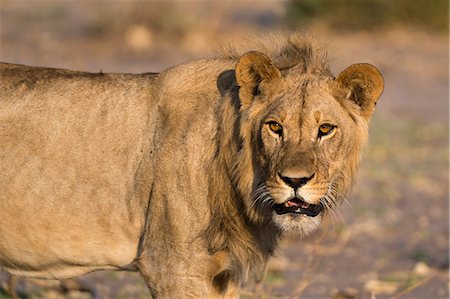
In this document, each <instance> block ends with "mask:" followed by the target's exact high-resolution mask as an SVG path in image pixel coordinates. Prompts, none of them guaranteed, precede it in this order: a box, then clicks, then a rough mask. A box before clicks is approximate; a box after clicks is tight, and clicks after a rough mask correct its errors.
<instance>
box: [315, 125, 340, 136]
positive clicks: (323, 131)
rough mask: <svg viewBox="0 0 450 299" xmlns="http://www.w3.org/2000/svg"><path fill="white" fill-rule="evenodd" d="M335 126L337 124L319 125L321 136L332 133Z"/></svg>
mask: <svg viewBox="0 0 450 299" xmlns="http://www.w3.org/2000/svg"><path fill="white" fill-rule="evenodd" d="M334 128H336V126H333V125H330V124H323V125H321V126H320V127H319V138H320V137H322V136H326V135H330V134H331V132H333V131H334Z"/></svg>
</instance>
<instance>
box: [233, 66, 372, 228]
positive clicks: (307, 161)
mask: <svg viewBox="0 0 450 299" xmlns="http://www.w3.org/2000/svg"><path fill="white" fill-rule="evenodd" d="M255 69H257V67H256V68H255V67H253V70H255ZM239 71H242V70H240V69H239V68H237V78H238V83H239V77H238V76H239ZM273 72H275V77H274V78H271V79H270V80H267V79H265V78H264V76H261V77H262V78H260V82H259V83H258V84H257V85H252V89H251V96H252V99H251V102H248V104H247V106H246V105H245V97H246V96H249V94H248V93H247V94H246V91H245V89H244V90H242V91H240V96H241V100H242V98H244V104H243V108H244V110H243V121H242V126H243V128H241V135H242V136H243V137H244V138H247V139H248V144H249V146H250V147H251V152H252V166H253V177H252V186H251V189H252V191H251V193H252V195H251V197H250V200H249V202H248V203H247V209H248V211H249V213H250V214H255V213H258V212H254V210H256V211H259V213H265V215H266V216H265V217H271V218H272V219H273V221H274V222H275V223H276V224H277V225H278V226H279V227H280V228H281V229H282V230H283V231H295V232H299V233H300V234H303V235H304V234H307V233H309V232H311V231H313V230H315V229H316V228H317V227H318V226H319V225H320V223H321V220H322V217H323V215H324V214H325V213H327V212H328V213H330V214H334V213H335V209H336V208H337V206H338V205H339V204H340V203H341V201H342V200H343V198H344V196H345V194H346V192H347V190H348V188H349V187H350V186H351V184H352V181H353V179H354V176H355V171H356V168H357V165H358V161H359V155H360V149H361V146H362V145H363V144H364V143H365V141H366V135H367V122H368V117H367V116H365V114H364V113H363V112H365V111H364V110H363V109H362V108H363V104H364V103H362V104H361V103H359V102H357V101H355V100H352V99H351V98H350V97H351V90H350V89H349V90H347V89H346V88H345V86H342V84H340V83H339V80H343V79H342V78H338V79H337V80H334V79H333V78H331V77H330V76H324V75H314V74H303V73H300V72H299V71H295V69H294V70H292V71H291V72H287V73H285V74H281V72H278V73H276V71H273ZM352 74H353V73H352ZM261 79H262V80H261ZM344 79H347V78H344ZM248 81H249V80H247V83H248ZM240 86H241V88H242V86H245V82H243V80H241V85H240ZM358 92H361V90H360V89H358ZM380 93H381V92H380ZM366 96H367V95H366ZM378 97H379V95H378V96H377V98H376V99H378ZM355 98H356V96H355ZM356 99H357V100H363V98H362V95H361V94H358V98H356ZM372 104H373V106H374V102H373V103H372ZM373 106H370V107H368V108H366V109H372V110H373ZM366 112H367V111H366ZM246 129H247V130H250V131H245V130H246ZM261 211H263V212H261Z"/></svg>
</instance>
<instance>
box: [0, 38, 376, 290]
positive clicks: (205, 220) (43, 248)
mask: <svg viewBox="0 0 450 299" xmlns="http://www.w3.org/2000/svg"><path fill="white" fill-rule="evenodd" d="M0 73H1V82H0V190H1V192H0V264H2V265H3V267H4V268H5V269H6V270H7V271H9V272H10V273H12V274H15V275H20V276H28V277H39V278H58V279H62V278H67V277H74V276H78V275H82V274H85V273H88V272H91V271H94V270H100V269H117V270H124V269H125V270H138V271H140V273H141V274H142V276H143V277H144V279H145V281H146V283H147V285H148V287H149V289H150V293H151V295H152V296H153V297H158V298H187V297H190V298H206V297H208V298H213V297H234V296H237V291H236V290H237V288H238V287H240V286H242V285H244V284H245V283H246V282H247V281H249V280H250V279H252V280H253V279H256V280H258V279H261V276H262V274H263V273H264V268H265V266H266V263H267V260H268V258H269V257H270V256H271V255H272V254H273V252H274V250H275V248H276V245H277V241H278V240H279V239H280V237H282V236H283V234H284V233H285V232H297V233H299V234H301V235H306V234H308V233H310V232H312V231H313V230H315V229H316V228H317V227H318V226H319V225H320V223H321V221H322V218H323V217H324V216H325V215H326V214H328V213H333V209H335V208H336V207H337V206H338V205H339V204H340V203H341V201H342V200H343V198H344V196H345V194H346V192H347V190H348V189H349V187H350V186H351V184H352V181H353V179H354V178H355V173H356V169H357V166H358V160H359V156H360V151H361V147H362V145H363V144H364V143H365V142H366V139H367V127H368V122H369V119H370V117H371V115H372V112H373V111H374V108H375V104H376V102H377V100H378V99H379V97H380V95H381V93H382V90H383V79H382V77H381V75H380V73H379V71H378V70H377V69H376V68H375V67H373V66H372V65H370V64H354V65H352V66H350V67H348V68H347V69H345V70H344V71H343V72H342V73H340V74H339V76H338V77H337V78H334V77H333V75H332V74H331V72H330V70H329V67H328V62H327V59H326V54H325V52H324V50H322V49H321V48H318V47H317V46H315V43H314V42H312V41H311V40H309V39H306V38H302V37H298V36H294V35H291V36H284V37H272V38H266V39H265V40H263V41H260V42H259V43H255V44H253V45H251V46H250V47H249V48H246V49H244V50H242V51H239V50H236V49H235V50H231V51H228V52H227V53H225V54H223V55H221V56H220V57H216V58H213V59H206V60H197V61H192V62H189V63H185V64H182V65H178V66H175V67H172V68H170V69H168V70H166V71H163V72H162V73H159V74H151V73H146V74H139V75H133V74H105V73H84V72H75V71H68V70H60V69H49V68H38V67H29V66H21V65H13V64H1V67H0Z"/></svg>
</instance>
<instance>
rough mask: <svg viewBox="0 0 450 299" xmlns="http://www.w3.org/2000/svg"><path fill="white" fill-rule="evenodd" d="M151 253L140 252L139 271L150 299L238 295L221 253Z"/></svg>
mask: <svg viewBox="0 0 450 299" xmlns="http://www.w3.org/2000/svg"><path fill="white" fill-rule="evenodd" d="M152 253H153V254H152ZM152 253H150V254H148V253H147V252H145V251H144V252H143V253H142V255H141V256H140V258H139V270H140V273H141V275H142V277H143V278H144V280H145V282H146V283H147V286H148V287H149V289H150V293H151V295H152V297H153V298H227V299H231V298H239V294H238V289H237V288H236V287H235V286H234V284H233V283H232V281H231V277H229V275H228V274H227V272H226V270H224V268H225V262H227V259H226V258H224V255H223V254H216V255H212V256H211V255H208V254H206V253H205V254H199V253H198V252H197V254H189V256H183V255H182V254H181V253H180V255H179V256H178V257H175V256H173V257H170V258H169V257H168V256H167V255H166V256H165V258H163V259H160V258H158V259H155V257H156V256H159V255H155V254H154V252H152Z"/></svg>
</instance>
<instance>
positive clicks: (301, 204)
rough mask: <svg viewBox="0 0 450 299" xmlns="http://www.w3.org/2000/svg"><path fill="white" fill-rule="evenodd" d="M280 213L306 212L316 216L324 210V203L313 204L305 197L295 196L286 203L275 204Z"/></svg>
mask: <svg viewBox="0 0 450 299" xmlns="http://www.w3.org/2000/svg"><path fill="white" fill-rule="evenodd" d="M273 208H274V210H275V212H276V213H277V214H278V215H283V214H286V213H294V214H305V215H307V216H310V217H316V216H317V215H319V213H320V212H322V210H323V205H322V203H319V204H316V205H313V204H310V203H307V202H305V201H304V200H303V199H301V198H298V197H294V198H292V199H290V200H288V201H286V202H284V203H280V204H275V205H273Z"/></svg>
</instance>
